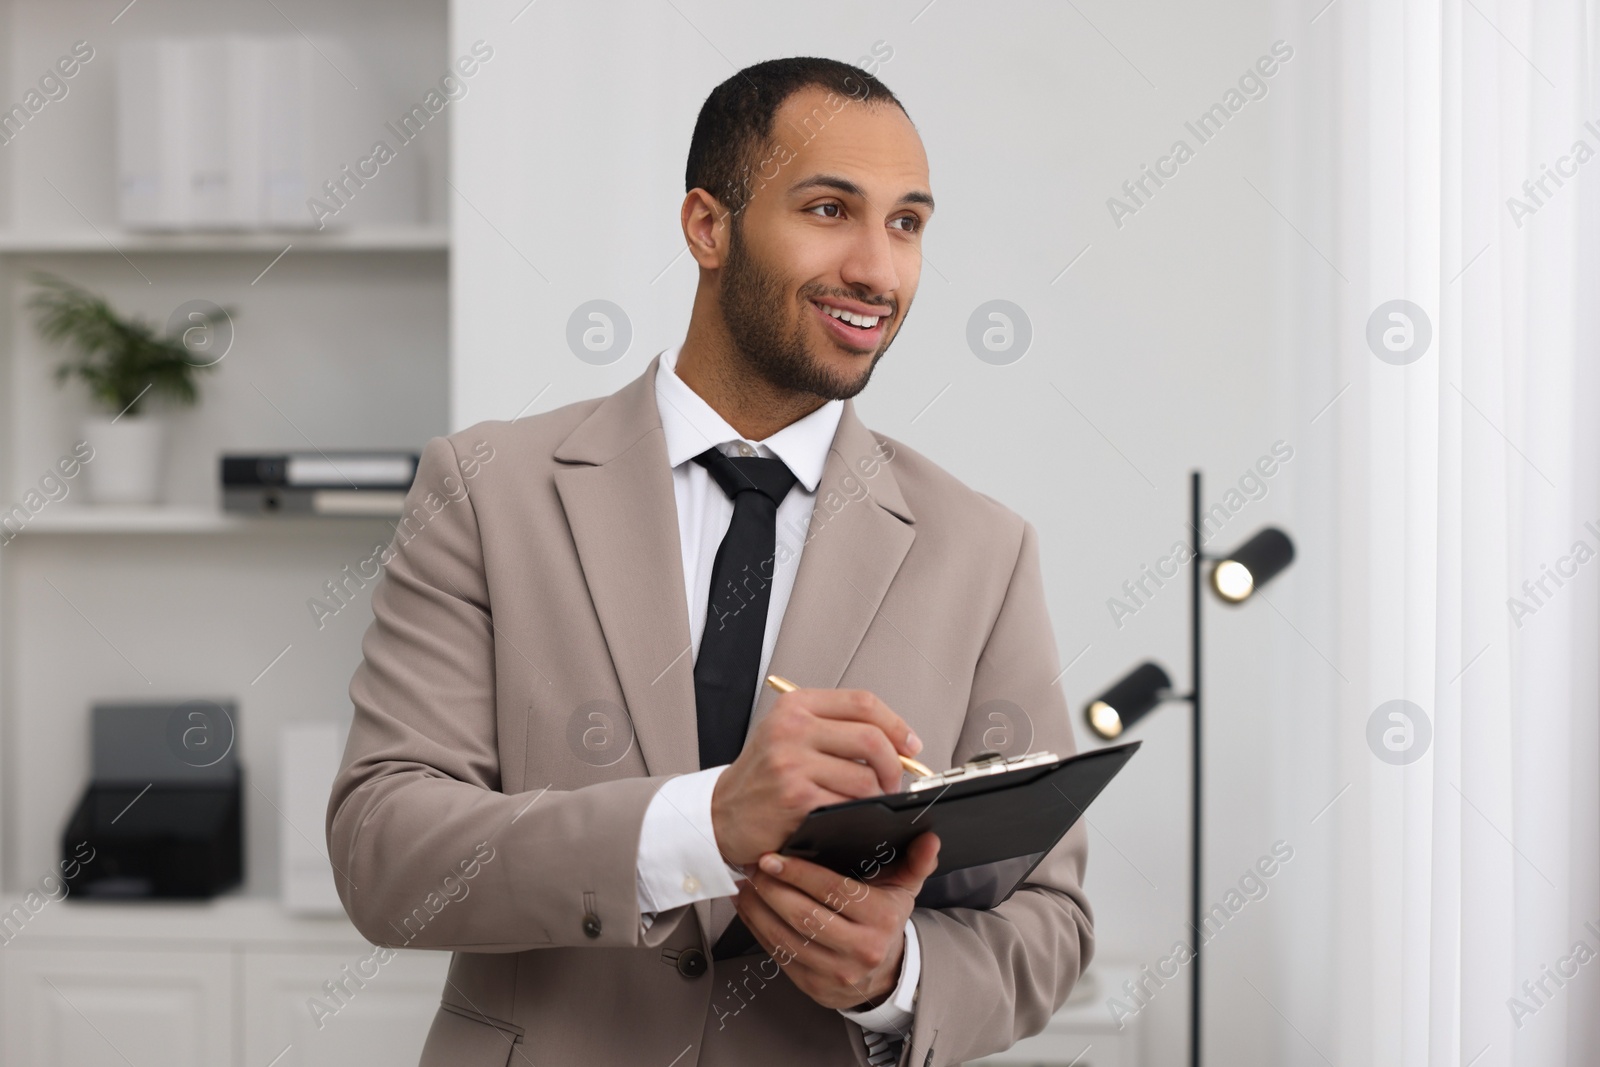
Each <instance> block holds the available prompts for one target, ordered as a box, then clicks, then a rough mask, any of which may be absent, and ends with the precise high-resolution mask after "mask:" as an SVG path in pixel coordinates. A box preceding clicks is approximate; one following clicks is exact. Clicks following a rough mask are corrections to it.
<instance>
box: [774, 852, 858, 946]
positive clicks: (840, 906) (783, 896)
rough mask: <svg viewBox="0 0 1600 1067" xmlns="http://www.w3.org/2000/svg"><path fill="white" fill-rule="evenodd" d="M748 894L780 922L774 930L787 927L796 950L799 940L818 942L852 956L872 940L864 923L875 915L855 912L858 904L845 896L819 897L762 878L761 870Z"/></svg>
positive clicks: (781, 929) (779, 930) (780, 930)
mask: <svg viewBox="0 0 1600 1067" xmlns="http://www.w3.org/2000/svg"><path fill="white" fill-rule="evenodd" d="M758 879H759V881H760V884H757V880H758ZM745 894H746V895H747V896H749V897H751V898H754V899H755V900H757V901H760V903H761V905H762V907H764V908H766V909H767V910H769V911H771V912H772V915H773V916H774V917H775V918H776V920H777V921H778V922H779V923H780V924H781V926H780V927H774V930H775V931H776V932H778V933H784V932H785V929H786V930H787V936H788V937H789V939H790V942H791V943H790V946H789V947H790V948H791V949H794V950H796V951H798V949H799V947H800V946H799V944H798V943H796V942H815V943H816V944H818V945H821V946H823V947H824V948H828V949H832V950H833V951H835V952H838V953H840V954H841V955H851V956H853V955H858V954H863V953H864V952H865V950H866V949H867V948H868V947H869V946H870V944H871V942H872V933H871V930H870V928H869V927H867V926H866V925H862V922H863V920H866V919H870V918H872V916H867V915H864V914H863V915H854V916H852V915H851V914H850V912H851V910H852V909H853V908H855V905H854V904H851V903H850V902H849V901H847V900H845V899H843V898H833V899H831V900H829V901H826V902H824V901H821V900H817V899H814V898H812V897H810V896H808V895H806V894H805V893H803V892H801V891H800V890H798V889H796V888H794V887H793V886H791V885H786V884H785V883H783V882H780V881H778V880H777V879H776V878H761V877H760V874H759V872H758V873H757V875H756V877H754V878H752V879H751V880H750V882H749V883H748V888H747V889H746V890H745ZM747 925H748V924H747ZM796 935H798V938H796Z"/></svg>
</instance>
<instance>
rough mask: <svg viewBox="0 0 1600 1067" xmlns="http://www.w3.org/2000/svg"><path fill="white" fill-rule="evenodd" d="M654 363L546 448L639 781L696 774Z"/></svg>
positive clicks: (690, 675) (679, 563) (673, 507)
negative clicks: (555, 463) (639, 768)
mask: <svg viewBox="0 0 1600 1067" xmlns="http://www.w3.org/2000/svg"><path fill="white" fill-rule="evenodd" d="M658 363H659V357H657V358H656V359H652V360H651V361H650V365H649V366H648V367H646V368H645V371H644V373H643V374H641V375H640V376H639V377H638V378H635V379H634V380H633V381H632V382H630V383H629V384H628V385H626V386H624V387H623V388H622V389H620V390H618V391H617V392H615V393H613V394H612V395H611V396H608V397H606V398H605V400H603V401H601V403H600V406H599V407H597V408H596V409H595V410H594V411H593V412H592V413H591V414H590V416H589V417H588V418H587V419H585V420H584V421H583V422H582V423H581V424H580V425H579V426H578V428H577V429H576V430H574V431H573V432H572V433H571V435H569V436H568V437H567V439H566V440H565V441H563V442H562V443H561V445H560V447H558V448H557V449H556V451H555V458H556V459H557V460H559V461H565V462H572V463H577V464H580V465H578V466H571V467H559V468H557V469H556V472H555V484H556V491H557V493H558V494H559V495H560V497H561V506H562V508H563V509H564V510H565V511H566V517H567V525H568V526H569V527H570V528H571V530H572V540H573V543H574V544H575V545H576V546H577V550H578V558H579V561H580V562H581V563H582V565H583V578H584V581H585V583H587V585H588V587H589V597H590V599H591V600H592V601H593V602H594V608H595V614H596V615H598V616H599V619H600V627H601V629H602V630H603V631H604V632H605V638H606V647H607V650H608V652H609V653H610V655H611V661H612V663H613V664H614V665H615V667H616V672H617V680H618V681H619V682H620V684H621V686H622V693H623V697H624V699H625V700H626V702H627V707H628V714H629V716H630V717H631V719H632V721H633V729H634V736H635V738H636V739H637V740H638V742H639V748H640V753H641V755H642V756H643V757H644V761H645V767H646V769H647V770H648V771H649V773H650V774H653V775H655V774H687V773H689V772H691V771H697V770H699V769H700V742H699V735H698V731H697V730H696V723H695V703H694V659H693V655H692V653H691V652H690V645H689V606H688V603H687V601H686V600H685V599H684V595H683V556H682V553H681V550H680V549H679V546H678V519H677V513H678V512H677V507H678V505H677V499H676V497H675V496H674V495H673V491H672V469H671V468H670V467H669V466H668V465H667V447H666V441H665V439H664V438H663V436H662V433H661V414H660V412H659V410H658V409H657V408H656V398H655V375H656V366H657V364H658Z"/></svg>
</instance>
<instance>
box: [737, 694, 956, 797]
mask: <svg viewBox="0 0 1600 1067" xmlns="http://www.w3.org/2000/svg"><path fill="white" fill-rule="evenodd" d="M767 684H768V685H770V686H772V688H774V689H776V690H777V691H778V692H780V693H792V692H794V691H795V690H796V689H799V688H800V687H799V686H798V685H795V684H794V683H793V682H791V681H789V679H787V678H784V677H781V676H780V675H776V674H769V675H767ZM895 755H896V756H897V757H898V758H899V760H900V766H902V767H904V768H905V769H906V770H908V771H910V772H911V773H912V774H916V775H920V776H921V777H923V778H931V777H933V772H932V771H930V770H928V768H926V767H924V766H923V765H922V764H920V763H918V762H917V761H916V760H914V759H912V758H911V757H910V756H901V755H900V753H898V752H896V753H895Z"/></svg>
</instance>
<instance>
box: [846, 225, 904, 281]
mask: <svg viewBox="0 0 1600 1067" xmlns="http://www.w3.org/2000/svg"><path fill="white" fill-rule="evenodd" d="M839 276H840V279H841V280H842V281H843V282H844V283H845V284H846V285H848V286H850V287H852V288H855V289H864V290H866V291H867V292H868V293H871V294H873V295H875V296H881V295H883V294H886V293H892V292H895V291H897V290H898V289H899V288H900V272H899V270H898V269H897V268H896V266H895V255H894V246H893V244H892V242H891V241H890V238H889V233H888V231H887V230H886V229H885V228H884V227H883V226H882V225H881V224H880V225H869V226H861V227H859V228H858V229H857V230H856V233H855V234H854V235H853V239H852V240H851V242H850V245H849V249H848V251H847V253H846V255H845V261H844V263H843V264H842V265H841V266H840V270H839Z"/></svg>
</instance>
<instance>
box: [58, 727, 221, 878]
mask: <svg viewBox="0 0 1600 1067" xmlns="http://www.w3.org/2000/svg"><path fill="white" fill-rule="evenodd" d="M234 715H235V706H234V703H233V702H232V701H214V700H185V701H179V702H174V701H169V702H165V703H137V704H135V703H128V704H96V705H95V706H94V707H93V708H92V709H91V724H90V730H91V753H92V755H91V774H90V780H89V784H88V786H87V787H86V788H85V789H84V793H83V797H82V798H81V799H80V800H79V801H78V806H77V808H76V809H75V810H74V811H73V813H72V818H71V819H70V820H69V821H68V823H67V827H66V830H65V832H64V833H63V834H62V837H61V854H62V856H63V857H70V856H73V855H74V854H75V852H74V850H76V849H79V848H80V847H81V846H82V844H83V843H84V842H88V844H89V845H90V846H92V847H93V849H94V852H93V855H94V859H93V861H92V862H89V863H85V864H83V865H82V871H81V873H80V875H79V877H78V878H77V879H76V880H75V881H74V883H73V895H74V896H78V895H82V896H85V897H99V898H106V897H123V898H156V899H174V898H177V899H194V898H204V897H212V896H215V895H216V894H218V893H220V892H222V891H223V890H225V889H229V888H231V887H233V886H236V885H238V884H239V883H240V882H241V881H242V880H243V878H244V833H243V803H242V789H241V786H242V772H241V771H240V768H239V760H238V753H237V751H236V748H235V744H234V742H235V740H236V737H235V730H234V724H235V718H234Z"/></svg>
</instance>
